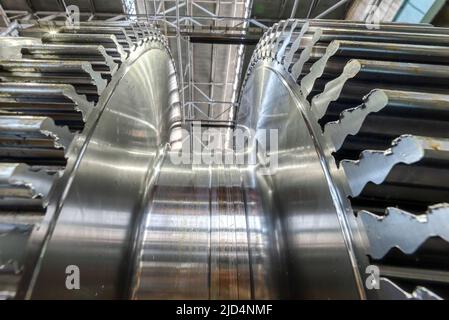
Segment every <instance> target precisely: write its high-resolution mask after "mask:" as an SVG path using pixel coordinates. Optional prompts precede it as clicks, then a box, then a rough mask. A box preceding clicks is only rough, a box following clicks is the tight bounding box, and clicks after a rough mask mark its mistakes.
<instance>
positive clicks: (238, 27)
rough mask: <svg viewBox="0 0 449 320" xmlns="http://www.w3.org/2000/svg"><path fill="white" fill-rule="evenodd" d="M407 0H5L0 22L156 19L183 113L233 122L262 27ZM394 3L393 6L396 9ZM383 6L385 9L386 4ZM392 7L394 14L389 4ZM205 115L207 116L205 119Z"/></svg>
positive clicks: (0, 2)
mask: <svg viewBox="0 0 449 320" xmlns="http://www.w3.org/2000/svg"><path fill="white" fill-rule="evenodd" d="M406 2H407V1H406V0H357V1H353V0H278V1H273V0H0V28H2V27H3V29H4V28H6V27H8V26H9V28H13V27H14V26H12V24H13V21H15V20H16V19H20V20H21V21H22V22H23V21H28V20H30V21H31V20H46V21H53V20H64V19H65V10H66V8H67V6H70V5H76V6H78V7H79V9H80V12H81V14H80V19H81V20H82V21H89V20H111V21H118V20H121V19H133V20H137V21H140V22H142V23H152V24H157V25H158V26H159V27H160V28H161V29H162V31H163V32H164V33H165V34H166V35H167V36H168V37H169V41H170V46H171V49H172V54H173V57H174V60H175V61H176V64H177V68H178V73H179V75H182V77H181V76H180V84H181V87H182V88H183V89H182V92H181V93H182V98H183V101H184V104H185V106H186V108H184V110H185V119H187V120H188V121H189V120H192V119H195V120H203V121H204V122H205V123H206V122H207V121H208V123H209V124H211V125H212V124H213V125H214V126H220V125H225V126H227V125H229V120H230V119H232V118H233V117H232V115H233V114H232V111H233V109H234V108H233V106H234V105H235V104H236V101H237V100H238V93H239V89H240V87H239V86H240V83H241V81H242V74H243V71H244V70H245V69H246V67H247V64H248V62H249V59H250V57H251V55H252V52H253V50H254V47H255V44H257V42H258V40H259V38H260V37H261V35H262V34H263V33H264V31H265V30H266V29H267V28H268V27H270V26H271V25H272V24H273V23H275V22H277V21H279V20H281V19H289V18H326V19H351V20H363V19H365V18H366V12H365V11H366V8H369V7H370V6H372V5H373V4H376V3H380V5H379V7H380V8H383V9H385V8H387V9H388V10H384V11H386V12H388V14H385V16H384V19H385V20H388V21H391V20H393V17H394V16H395V14H396V12H397V11H398V10H399V9H400V8H401V7H402V6H404V3H406ZM392 8H393V9H394V10H393V9H392ZM383 9H382V10H383ZM393 11H395V13H394V14H393V13H392V12H393ZM206 120H207V121H206Z"/></svg>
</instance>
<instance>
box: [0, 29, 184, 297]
mask: <svg viewBox="0 0 449 320" xmlns="http://www.w3.org/2000/svg"><path fill="white" fill-rule="evenodd" d="M49 30H50V29H49V28H43V29H39V28H30V29H27V30H26V32H25V33H27V34H29V35H34V36H38V37H39V38H40V37H42V41H41V39H38V38H36V39H34V38H8V39H0V44H1V45H2V49H3V48H7V49H8V50H0V80H1V81H2V82H0V155H1V159H2V161H1V162H0V237H1V238H2V241H0V253H1V255H0V299H8V298H14V296H15V294H16V290H17V287H18V283H19V281H20V279H21V276H22V271H23V265H24V262H25V252H26V248H27V243H28V240H29V238H30V236H31V233H32V231H33V229H34V228H35V226H38V225H39V224H40V223H41V221H42V219H43V218H44V216H45V213H46V208H47V205H48V201H49V197H50V195H51V191H52V188H53V186H54V182H55V180H56V179H57V178H59V176H60V175H61V174H62V171H63V170H64V169H65V165H66V162H67V156H66V154H67V152H68V149H69V148H70V146H71V142H72V140H73V138H74V133H73V132H80V131H82V130H83V128H84V124H85V121H86V120H87V118H88V116H89V114H90V112H91V110H92V109H93V108H94V106H95V103H96V102H97V101H98V100H99V97H100V96H101V94H102V93H103V91H104V89H105V88H106V85H107V83H108V82H109V81H110V80H111V78H112V76H113V75H114V73H115V72H116V71H117V69H118V67H119V65H120V64H121V63H122V62H123V61H124V60H125V59H126V58H127V57H128V55H129V54H130V53H131V51H133V50H135V48H136V47H137V45H140V44H142V43H143V41H147V40H150V41H158V42H160V43H162V44H163V45H164V46H166V47H167V46H168V43H167V41H166V40H165V38H163V37H162V36H161V34H160V32H159V31H154V30H148V29H147V28H146V27H144V28H141V27H139V26H138V25H133V24H130V25H128V26H126V27H113V26H112V27H104V26H103V27H101V26H94V24H92V25H88V26H81V27H80V28H78V29H72V28H65V27H62V28H60V29H59V30H58V33H56V34H53V33H48V31H49ZM128 32H130V33H132V35H131V36H129V35H128ZM138 42H139V43H138ZM172 99H173V103H177V102H178V101H179V97H178V99H177V100H176V97H173V98H172ZM178 103H179V102H178ZM69 129H70V130H69Z"/></svg>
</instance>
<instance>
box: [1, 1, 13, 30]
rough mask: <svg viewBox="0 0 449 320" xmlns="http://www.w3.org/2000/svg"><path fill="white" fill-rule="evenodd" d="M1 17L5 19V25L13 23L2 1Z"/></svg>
mask: <svg viewBox="0 0 449 320" xmlns="http://www.w3.org/2000/svg"><path fill="white" fill-rule="evenodd" d="M0 18H1V19H2V20H3V24H4V25H5V26H7V27H8V26H9V25H10V23H11V20H10V19H9V18H8V15H7V14H6V12H5V10H4V9H3V7H2V4H1V3H0Z"/></svg>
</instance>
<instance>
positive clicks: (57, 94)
mask: <svg viewBox="0 0 449 320" xmlns="http://www.w3.org/2000/svg"><path fill="white" fill-rule="evenodd" d="M61 105H62V106H64V107H68V110H71V111H72V112H74V113H77V112H79V113H80V114H81V120H83V121H85V119H86V118H87V116H88V115H89V113H90V112H91V110H92V108H93V104H91V103H90V102H88V101H87V100H86V99H85V98H83V97H82V96H80V95H78V94H77V93H76V91H75V89H74V88H73V86H71V85H66V84H36V83H0V108H1V109H2V110H5V111H9V112H13V113H14V112H17V114H21V115H44V116H45V115H48V116H51V114H52V112H48V113H47V112H46V111H44V110H48V111H50V110H52V109H53V108H59V107H60V106H61ZM66 110H67V109H66ZM55 111H56V112H57V111H58V110H55ZM55 122H56V123H64V120H63V119H55ZM69 127H71V129H78V128H79V126H77V125H73V126H71V125H69Z"/></svg>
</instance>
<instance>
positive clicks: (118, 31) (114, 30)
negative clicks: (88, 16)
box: [58, 26, 134, 50]
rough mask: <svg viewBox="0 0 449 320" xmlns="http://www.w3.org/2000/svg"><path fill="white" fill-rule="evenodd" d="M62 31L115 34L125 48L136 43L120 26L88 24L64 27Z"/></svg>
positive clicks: (127, 48)
mask: <svg viewBox="0 0 449 320" xmlns="http://www.w3.org/2000/svg"><path fill="white" fill-rule="evenodd" d="M58 31H59V32H61V33H69V34H100V35H105V34H109V35H114V36H115V37H116V38H117V41H118V42H119V43H120V45H121V46H122V47H124V49H125V50H130V49H131V48H132V47H133V46H134V43H133V41H132V40H131V39H130V38H129V36H128V34H127V33H126V30H125V29H124V28H119V27H99V26H94V27H90V26H89V27H88V26H78V27H76V28H73V27H62V28H60V29H59V30H58Z"/></svg>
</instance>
